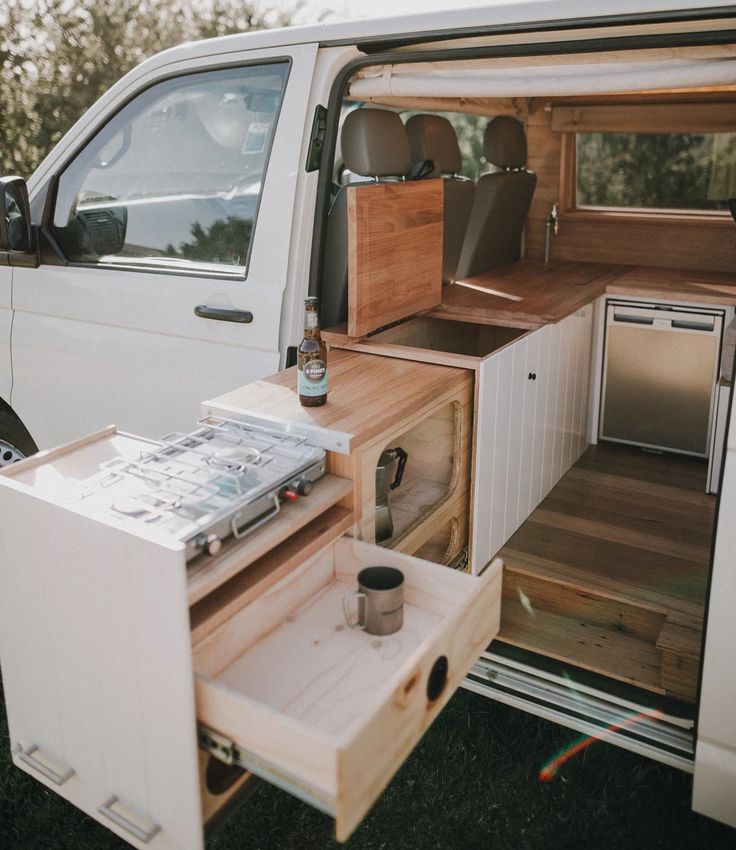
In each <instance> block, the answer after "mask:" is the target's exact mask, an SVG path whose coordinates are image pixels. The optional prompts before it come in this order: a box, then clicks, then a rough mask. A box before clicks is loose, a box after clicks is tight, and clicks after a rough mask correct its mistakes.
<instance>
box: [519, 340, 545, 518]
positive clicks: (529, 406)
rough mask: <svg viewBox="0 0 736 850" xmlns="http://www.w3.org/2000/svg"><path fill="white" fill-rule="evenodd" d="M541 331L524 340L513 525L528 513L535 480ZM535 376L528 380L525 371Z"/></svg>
mask: <svg viewBox="0 0 736 850" xmlns="http://www.w3.org/2000/svg"><path fill="white" fill-rule="evenodd" d="M541 333H542V330H541V329H540V330H538V331H535V332H534V333H532V334H530V335H529V336H528V337H527V338H526V339H525V344H526V367H525V369H524V372H525V374H524V376H523V379H524V418H523V421H522V424H521V429H520V431H521V457H520V464H519V498H518V502H517V506H516V525H517V528H518V526H519V525H521V523H522V522H524V520H525V519H526V518H527V517H528V516H529V514H530V512H531V511H532V509H533V506H535V505H536V502H535V503H534V505H533V504H532V492H531V491H532V483H533V481H534V479H535V469H534V440H535V436H536V423H537V399H538V397H539V395H540V393H539V390H540V388H541V387H540V382H541V372H542V363H541V362H540V357H539V351H540V345H541V341H540V336H541ZM530 373H531V374H533V375H536V379H534V380H530V379H529V374H530Z"/></svg>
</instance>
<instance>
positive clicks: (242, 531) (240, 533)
mask: <svg viewBox="0 0 736 850" xmlns="http://www.w3.org/2000/svg"><path fill="white" fill-rule="evenodd" d="M280 510H281V503H280V502H279V497H278V496H273V507H272V508H271V509H270V510H269V511H268V512H267V513H265V514H264V515H263V516H262V517H261V518H260V519H258V520H256V521H255V522H250V523H246V524H245V525H241V526H240V527H238V520H239V519H240V514H235V516H234V517H233V518H232V519H231V520H230V529H231V531H232V533H233V537H234V538H235V539H236V540H240V539H241V538H243V537H247V536H248V535H249V534H250V533H251V532H253V531H255V530H256V529H257V528H260V527H261V526H262V525H265V524H266V523H267V522H268V521H269V520H270V519H273V518H274V517H275V516H276V515H277V514H278V512H279V511H280Z"/></svg>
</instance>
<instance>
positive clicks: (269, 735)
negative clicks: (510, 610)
mask: <svg viewBox="0 0 736 850" xmlns="http://www.w3.org/2000/svg"><path fill="white" fill-rule="evenodd" d="M377 561H378V562H380V563H385V564H388V565H390V566H397V567H398V568H399V569H401V570H402V572H403V574H404V581H405V593H404V601H405V612H404V616H405V625H404V627H402V629H401V630H400V631H399V632H396V633H395V634H394V635H390V636H386V637H383V638H380V639H377V638H375V637H373V636H371V635H368V634H366V633H365V632H363V631H361V630H353V629H350V628H348V627H347V626H346V625H345V623H344V615H343V610H342V599H343V597H344V595H345V594H347V593H348V592H349V591H351V590H352V589H353V588H354V587H355V586H356V576H357V573H358V571H359V570H360V569H362V568H363V567H364V566H367V565H370V564H374V563H376V562H377ZM500 579H501V565H500V562H498V563H497V564H496V565H494V566H493V567H492V568H491V569H489V571H488V572H487V574H486V575H484V576H483V577H481V578H474V577H471V576H467V575H465V574H462V573H459V572H457V571H454V570H448V569H446V568H443V567H439V566H437V565H434V564H429V563H426V562H423V561H420V560H418V559H415V558H410V557H408V556H406V555H402V554H400V553H397V552H392V551H384V550H381V549H378V548H377V547H375V546H371V545H369V544H365V543H361V542H358V541H354V540H349V539H341V540H337V541H335V542H334V543H332V544H331V545H330V546H328V547H327V548H326V549H325V550H323V551H322V552H320V553H318V554H316V555H315V556H313V557H312V558H311V559H308V560H307V561H305V562H304V563H303V564H301V565H300V566H299V567H297V569H296V570H294V571H292V572H291V573H290V574H289V575H286V576H283V577H282V579H281V580H280V581H279V582H277V583H276V584H275V585H273V586H272V587H270V589H269V590H268V591H267V592H265V593H263V594H261V595H259V596H258V597H257V598H255V599H253V600H252V601H251V603H250V604H249V605H248V607H247V608H246V609H245V610H244V612H243V613H242V614H241V615H238V616H237V617H235V618H234V619H233V620H232V621H231V622H228V623H226V624H224V625H223V626H222V627H220V628H219V629H218V630H217V631H216V632H213V633H212V634H211V635H210V636H209V637H208V638H207V639H205V640H204V641H202V642H201V643H200V644H198V645H197V646H196V647H195V650H194V663H195V671H196V691H197V710H198V718H199V720H200V722H202V723H203V724H204V725H205V726H207V727H208V728H212V729H215V730H218V731H220V732H221V733H223V734H224V735H226V736H227V737H228V738H230V739H232V740H234V741H235V742H236V743H237V745H238V747H239V749H240V751H241V753H242V756H243V758H244V759H245V760H246V761H248V763H249V764H250V765H251V766H252V769H253V771H254V772H256V773H259V772H260V773H263V774H264V775H266V776H269V775H270V776H272V777H273V776H274V775H277V776H279V777H280V779H281V781H282V783H284V784H285V785H286V787H291V788H293V789H294V790H295V792H296V793H298V794H301V795H302V796H306V797H307V798H308V799H310V800H311V802H312V803H313V804H315V803H316V804H318V805H319V807H320V808H323V809H324V810H325V811H327V812H330V813H332V814H335V816H336V831H337V837H338V839H339V840H343V841H344V840H346V839H347V837H348V836H349V834H350V832H352V830H353V829H354V828H355V827H356V826H357V824H358V823H359V821H360V820H361V819H362V817H363V816H364V815H365V813H366V811H367V810H368V809H369V808H370V806H371V805H372V804H373V802H374V801H375V798H376V797H377V796H378V794H379V793H380V792H381V791H382V790H383V788H384V787H385V785H386V784H387V783H388V781H389V780H390V779H391V777H392V776H393V774H394V773H395V772H396V770H397V769H398V768H399V767H400V766H401V763H402V762H403V760H404V759H405V758H406V757H407V756H408V754H409V753H410V751H411V749H412V748H413V747H414V746H415V745H416V743H417V742H418V741H419V739H420V737H421V735H422V734H423V732H424V731H425V729H426V728H427V726H428V725H429V724H430V723H431V721H432V720H433V719H434V717H435V716H436V715H437V713H438V712H439V711H440V710H441V708H442V706H443V705H444V704H445V702H446V701H447V700H448V699H449V698H450V696H451V695H452V693H453V692H454V690H455V688H456V687H457V686H458V685H459V683H460V681H461V679H462V678H463V676H464V675H465V674H466V672H467V670H468V668H469V667H470V666H471V665H472V663H473V662H474V661H475V660H476V659H477V657H478V655H479V654H480V652H481V650H482V649H484V648H485V646H486V645H487V644H488V642H489V641H490V640H491V639H492V637H493V636H494V635H495V634H496V632H497V630H498V621H499V610H500V590H501V588H500ZM239 641H240V646H239V645H238V642H239ZM295 646H298V647H300V651H299V652H298V653H295V652H294V647H295ZM441 655H444V656H445V657H446V658H447V659H448V662H449V672H448V676H447V682H446V684H445V686H444V688H442V689H441V693H440V694H439V696H437V697H436V698H433V699H431V700H428V698H427V681H428V676H429V672H430V670H431V668H432V667H433V665H434V664H435V662H436V660H437V658H438V657H439V656H441ZM367 754H370V756H369V757H368V755H367Z"/></svg>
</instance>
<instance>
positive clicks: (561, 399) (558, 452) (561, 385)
mask: <svg viewBox="0 0 736 850" xmlns="http://www.w3.org/2000/svg"><path fill="white" fill-rule="evenodd" d="M558 329H559V331H558V332H559V336H558V346H559V355H560V357H559V361H558V363H557V408H556V409H557V413H556V416H555V426H554V428H555V448H554V457H553V460H552V486H553V487H554V485H555V484H556V483H557V482H558V481H559V480H560V478H561V477H562V473H563V469H564V456H565V420H566V417H567V391H568V384H569V377H570V373H569V363H570V342H571V339H570V336H571V334H570V326H569V324H568V325H567V326H565V323H564V322H560V323H559V325H558Z"/></svg>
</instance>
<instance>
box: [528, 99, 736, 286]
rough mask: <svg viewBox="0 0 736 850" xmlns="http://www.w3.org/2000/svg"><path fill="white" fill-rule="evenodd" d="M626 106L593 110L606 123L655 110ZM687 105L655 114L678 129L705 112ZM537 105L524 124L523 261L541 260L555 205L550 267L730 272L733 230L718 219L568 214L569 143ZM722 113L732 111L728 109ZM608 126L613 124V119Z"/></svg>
mask: <svg viewBox="0 0 736 850" xmlns="http://www.w3.org/2000/svg"><path fill="white" fill-rule="evenodd" d="M615 100H616V99H615V98H611V101H615ZM630 100H631V98H628V99H627V101H628V102H627V103H625V104H621V105H618V106H617V105H609V106H606V105H604V104H602V103H599V104H597V105H596V106H595V109H601V108H602V109H605V110H607V114H610V115H611V116H614V115H615V114H616V113H617V114H618V115H619V117H620V119H621V120H622V121H625V120H626V116H627V110H630V109H631V108H632V106H634V107H635V108H636V109H637V110H641V114H645V112H644V110H649V109H652V108H654V107H657V108H660V107H659V106H658V105H657V104H647V105H646V106H636V105H632V104H631V103H630ZM692 100H693V98H690V99H689V102H688V103H687V105H684V104H682V103H680V104H677V105H667V106H663V107H662V108H664V109H667V110H668V111H670V112H671V111H673V110H674V112H675V114H677V113H678V112H679V116H680V120H684V121H687V116H688V115H689V114H690V110H691V109H696V110H697V109H701V110H704V112H708V111H710V112H712V104H700V105H699V104H697V103H693V102H692ZM545 105H546V104H545V101H544V100H543V99H539V100H535V101H533V106H532V109H531V111H530V114H529V119H528V121H529V124H528V147H529V168H530V169H531V170H533V171H535V172H536V173H537V188H536V191H535V194H534V198H533V199H532V204H531V207H530V210H529V217H528V220H527V225H526V228H525V245H526V252H527V256H528V257H529V258H530V259H542V258H543V257H544V238H545V219H546V217H547V215H548V213H549V210H550V207H551V205H552V203H553V202H554V201H560V202H562V203H563V206H562V208H561V218H560V232H559V236H557V237H552V239H551V257H552V260H553V261H555V262H558V261H559V262H565V261H580V262H590V261H596V262H602V263H619V264H626V265H643V266H660V267H667V268H672V269H683V268H684V269H701V270H710V271H722V272H729V271H732V270H733V269H734V268H735V267H736V239H734V238H733V233H732V230H733V223H732V222H731V221H729V220H728V218H727V217H725V216H724V217H720V218H719V217H713V216H710V217H708V216H699V217H697V216H687V215H667V214H665V213H657V214H655V215H638V216H637V215H635V214H632V213H626V212H625V213H614V212H605V213H604V212H597V211H596V212H590V213H584V212H571V207H572V206H573V205H574V203H573V197H572V196H573V195H574V173H573V172H572V171H571V170H570V169H569V164H570V163H571V162H574V158H572V157H571V156H570V153H571V151H572V146H570V145H568V146H567V147H566V146H565V144H564V142H565V139H566V138H568V139H569V138H571V137H567V136H566V135H565V134H563V133H557V132H554V131H553V130H552V129H551V120H552V111H549V110H545ZM565 108H566V109H567V108H568V107H567V106H566V107H565ZM582 108H585V107H584V106H583V107H582ZM591 108H593V107H591ZM728 108H729V109H730V110H733V108H734V104H733V103H732V104H731V105H730V106H729V107H728ZM612 120H613V121H614V124H615V119H612ZM716 120H718V119H716ZM612 126H613V124H612ZM731 129H733V124H732V125H731Z"/></svg>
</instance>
